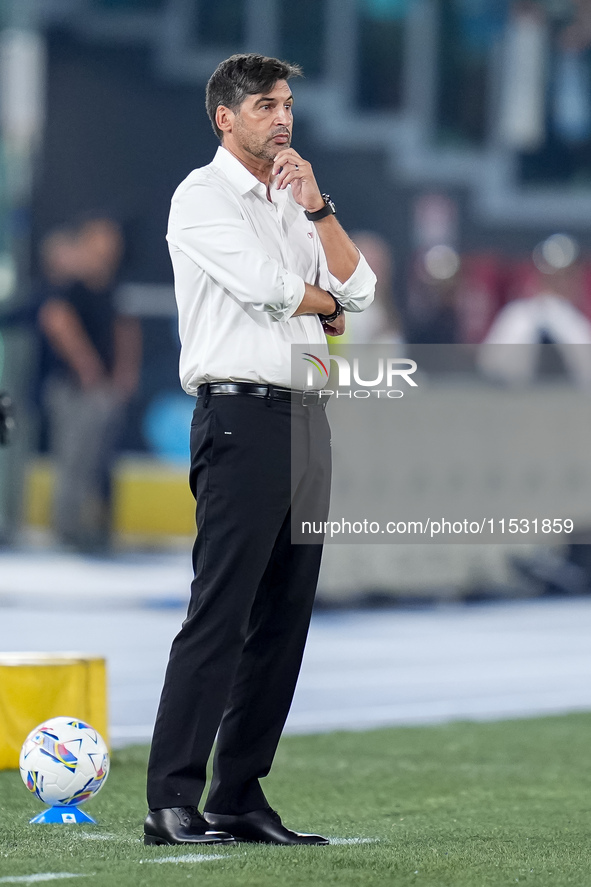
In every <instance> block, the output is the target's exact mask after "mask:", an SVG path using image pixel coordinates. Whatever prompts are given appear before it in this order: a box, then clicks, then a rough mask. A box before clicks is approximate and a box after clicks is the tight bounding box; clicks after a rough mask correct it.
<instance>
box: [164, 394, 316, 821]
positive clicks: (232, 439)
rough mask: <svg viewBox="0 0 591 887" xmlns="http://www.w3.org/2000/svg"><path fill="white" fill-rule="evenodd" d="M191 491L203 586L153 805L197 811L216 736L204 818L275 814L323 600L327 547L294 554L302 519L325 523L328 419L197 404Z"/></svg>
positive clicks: (170, 681)
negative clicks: (288, 732) (279, 767)
mask: <svg viewBox="0 0 591 887" xmlns="http://www.w3.org/2000/svg"><path fill="white" fill-rule="evenodd" d="M292 455H293V458H292ZM190 483H191V489H192V491H193V494H194V496H195V498H196V501H197V528H198V533H197V539H196V542H195V546H194V549H193V567H194V572H195V578H194V580H193V583H192V587H191V601H190V604H189V609H188V613H187V618H186V619H185V621H184V623H183V626H182V628H181V631H180V632H179V634H178V635H177V637H176V638H175V640H174V642H173V645H172V650H171V654H170V661H169V664H168V668H167V671H166V678H165V682H164V688H163V691H162V697H161V700H160V707H159V710H158V716H157V719H156V726H155V730H154V737H153V741H152V750H151V754H150V762H149V767H148V804H149V806H150V809H152V810H155V809H159V808H163V807H180V806H189V805H195V806H197V805H198V804H199V801H200V798H201V795H202V793H203V789H204V786H205V781H206V765H207V761H208V759H209V756H210V753H211V750H212V747H213V743H214V740H215V738H216V733H217V743H216V751H215V756H214V761H213V779H212V783H211V787H210V791H209V795H208V798H207V800H206V803H205V809H206V810H208V811H209V812H211V813H227V814H241V813H247V812H250V811H252V810H258V809H262V808H264V807H267V806H269V805H268V803H267V800H266V798H265V796H264V794H263V791H262V788H261V786H260V784H259V779H260V778H261V777H264V776H266V775H267V774H268V772H269V770H270V768H271V764H272V761H273V757H274V755H275V751H276V748H277V744H278V742H279V738H280V736H281V732H282V730H283V726H284V724H285V720H286V718H287V715H288V712H289V708H290V705H291V701H292V698H293V693H294V690H295V685H296V682H297V678H298V674H299V670H300V665H301V661H302V656H303V651H304V645H305V642H306V636H307V632H308V626H309V622H310V615H311V611H312V604H313V600H314V595H315V592H316V584H317V580H318V571H319V569H320V559H321V555H322V544H320V543H321V542H322V538H321V537H320V538H317V539H316V542H315V544H304V545H301V544H300V545H292V543H291V519H292V516H293V514H294V513H297V514H298V516H299V517H301V518H303V519H312V520H319V519H320V520H325V519H326V516H327V513H328V498H329V489H330V432H329V427H328V422H327V419H326V415H325V412H324V410H323V408H322V406H307V407H304V406H302V405H297V404H296V405H292V404H290V403H286V402H279V401H273V402H271V403H269V401H267V400H264V399H261V398H256V397H252V396H249V395H228V396H214V397H210V398H209V399H208V398H207V397H206V398H202V397H200V398H198V401H197V406H196V408H195V413H194V418H193V423H192V426H191V473H190ZM299 517H298V519H299Z"/></svg>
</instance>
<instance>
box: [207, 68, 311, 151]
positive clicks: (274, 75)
mask: <svg viewBox="0 0 591 887" xmlns="http://www.w3.org/2000/svg"><path fill="white" fill-rule="evenodd" d="M301 75H302V69H301V68H300V66H299V65H292V64H290V63H289V62H282V61H280V60H279V59H274V58H269V57H268V56H266V55H257V54H256V53H254V52H249V53H244V54H240V55H231V56H230V58H229V59H226V60H225V61H223V62H220V64H219V65H218V66H217V68H216V69H215V71H214V72H213V74H212V75H211V77H210V78H209V81H208V83H207V88H206V90H205V107H206V108H207V114H208V117H209V119H210V120H211V125H212V126H213V131H214V132H215V134H216V136H217V137H218V139H220V140H221V138H222V136H223V133H222V131H221V130H220V129H218V127H217V123H216V122H215V114H216V111H217V109H218V108H219V106H220V105H223V106H224V107H225V108H230V110H231V111H236V109H237V108H239V107H240V105H241V104H242V102H243V101H244V99H245V98H246V97H247V96H249V95H258V94H259V93H262V92H267V91H268V90H270V89H272V88H273V87H274V86H275V84H276V83H277V81H278V80H289V78H290V77H301Z"/></svg>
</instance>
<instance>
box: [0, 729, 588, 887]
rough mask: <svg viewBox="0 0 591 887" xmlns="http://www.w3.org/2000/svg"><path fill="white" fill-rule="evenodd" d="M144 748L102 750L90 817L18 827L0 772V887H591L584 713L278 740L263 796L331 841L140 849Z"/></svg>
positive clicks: (23, 811)
mask: <svg viewBox="0 0 591 887" xmlns="http://www.w3.org/2000/svg"><path fill="white" fill-rule="evenodd" d="M146 758H147V749H146V748H144V747H134V748H129V749H126V750H123V751H119V752H117V753H115V754H114V755H113V763H112V770H111V774H110V776H109V780H108V782H107V784H106V786H105V788H104V789H103V791H102V792H101V793H100V794H99V795H98V796H97V798H96V799H94V800H93V801H91V802H90V803H89V804H88V805H87V809H88V812H89V813H91V814H92V815H93V816H94V817H95V818H97V819H98V821H99V825H97V826H75V825H74V826H41V825H37V826H33V825H29V824H28V820H29V818H30V817H31V816H33V815H35V813H37V812H39V811H40V810H41V809H42V808H41V805H40V803H39V802H38V801H37V800H36V799H35V798H34V797H33V796H32V795H30V794H29V793H28V792H27V790H26V789H25V787H24V786H23V784H22V782H21V779H20V776H19V774H18V772H15V771H10V772H3V773H0V885H2V884H9V883H21V884H26V883H30V884H35V883H37V882H41V881H45V880H49V879H47V878H45V879H41V878H40V877H38V878H37V879H36V880H27V879H26V878H25V876H27V875H38V876H39V875H43V874H47V873H69V874H71V875H78V876H79V877H77V878H67V879H66V878H64V879H63V880H62V879H59V880H58V879H55V883H56V884H60V883H63V884H64V885H68V884H72V885H74V884H79V885H80V887H83V885H85V884H88V885H89V887H135V885H138V887H143V885H146V887H152V885H154V887H168V885H179V884H185V883H191V882H193V883H195V884H198V885H200V887H291V885H293V887H300V885H301V887H316V885H318V887H322V885H339V887H370V885H371V887H377V885H393V887H394V885H396V887H398V885H400V887H405V885H416V887H447V885H449V887H488V885H490V887H504V885H515V884H516V883H519V884H530V885H549V887H550V885H551V887H562V885H567V884H568V885H571V884H572V885H580V887H589V885H591V767H590V760H591V714H577V715H569V716H564V717H553V718H543V719H537V720H521V721H505V722H498V723H482V724H475V723H456V724H451V725H445V726H437V727H421V728H398V729H389V730H376V731H372V732H367V733H333V734H327V735H321V736H302V737H297V736H296V737H293V736H292V737H286V738H284V739H283V741H282V743H281V746H280V749H279V752H278V755H277V760H276V763H275V766H274V769H273V773H272V775H271V776H270V777H269V778H268V779H267V780H266V786H265V788H266V791H267V795H268V797H269V799H270V802H271V803H272V804H273V805H274V806H276V807H277V809H278V810H279V811H280V813H281V814H282V816H283V818H284V820H285V822H286V823H287V824H288V825H289V826H291V827H294V828H299V829H301V830H314V831H319V832H320V833H324V834H327V835H328V836H331V837H334V838H337V839H339V840H338V842H337V843H335V844H334V845H333V846H330V847H295V848H286V847H265V846H259V845H252V844H237V845H236V846H233V847H223V848H216V847H209V848H202V849H201V850H199V851H198V852H195V851H193V850H191V848H190V847H144V846H143V844H142V843H141V840H140V839H141V833H142V821H143V817H144V815H145V812H146V809H145V801H144V785H145V767H146ZM17 879H18V880H17ZM52 880H53V879H52Z"/></svg>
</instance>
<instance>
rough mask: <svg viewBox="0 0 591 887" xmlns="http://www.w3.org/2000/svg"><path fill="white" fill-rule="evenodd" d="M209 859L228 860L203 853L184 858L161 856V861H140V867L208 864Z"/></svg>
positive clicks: (217, 855) (225, 857)
mask: <svg viewBox="0 0 591 887" xmlns="http://www.w3.org/2000/svg"><path fill="white" fill-rule="evenodd" d="M210 859H229V857H228V856H220V854H219V853H218V854H215V853H212V854H210V855H206V854H205V853H187V855H186V856H163V857H162V859H140V865H143V863H146V862H147V863H156V864H157V865H160V864H162V863H163V862H173V863H175V864H178V863H179V862H209V860H210Z"/></svg>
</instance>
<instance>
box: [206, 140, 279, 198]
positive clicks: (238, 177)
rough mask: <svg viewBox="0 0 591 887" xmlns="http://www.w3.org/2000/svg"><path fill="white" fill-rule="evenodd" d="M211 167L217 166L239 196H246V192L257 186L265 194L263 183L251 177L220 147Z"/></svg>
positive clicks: (234, 158) (243, 167)
mask: <svg viewBox="0 0 591 887" xmlns="http://www.w3.org/2000/svg"><path fill="white" fill-rule="evenodd" d="M212 166H217V167H218V169H221V170H222V172H223V173H225V175H226V177H227V178H228V179H229V181H230V182H231V183H232V185H234V187H235V188H237V189H238V191H239V193H240V194H246V193H247V192H248V191H252V190H254V188H255V187H256V186H257V185H259V186H260V187H261V188H262V189H263V190H264V192H265V194H266V188H265V186H264V185H263V183H262V182H261V181H259V179H257V177H256V176H253V174H252V173H251V172H249V171H248V170H247V168H246V167H245V166H243V164H242V163H240V161H239V160H237V159H236V157H234V155H233V154H230V152H229V151H227V150H226V148H224V147H222V146H221V145H220V147H219V148H218V149H217V151H216V154H215V157H214V158H213V160H212Z"/></svg>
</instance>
